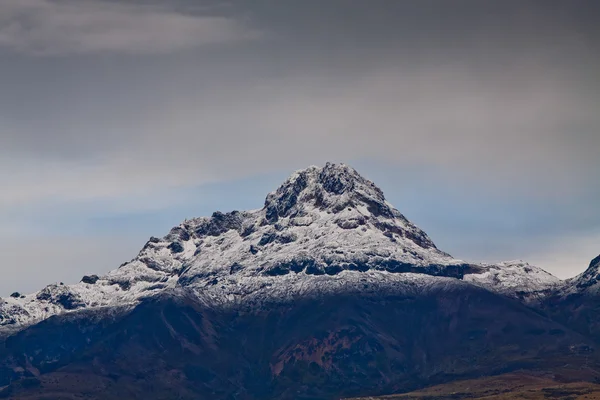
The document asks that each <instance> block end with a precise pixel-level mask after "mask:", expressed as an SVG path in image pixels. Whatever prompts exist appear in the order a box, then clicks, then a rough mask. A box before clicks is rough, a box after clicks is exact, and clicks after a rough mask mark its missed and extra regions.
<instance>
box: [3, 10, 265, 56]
mask: <svg viewBox="0 0 600 400" xmlns="http://www.w3.org/2000/svg"><path fill="white" fill-rule="evenodd" d="M0 9H1V10H2V12H1V13H0V47H6V48H9V49H12V50H16V51H18V52H23V53H27V54H35V55H57V54H69V53H97V52H100V53H104V52H117V53H128V54H143V53H163V52H172V51H176V50H181V49H190V48H195V47H197V46H201V45H206V44H215V43H226V42H235V41H239V40H245V39H249V38H251V37H253V36H254V35H255V33H253V32H250V31H249V30H247V29H246V28H244V27H243V26H242V25H240V24H238V23H237V22H235V21H233V20H232V19H230V18H226V17H224V16H218V15H189V14H187V15H186V14H181V13H178V12H176V11H174V10H173V9H171V8H169V7H164V6H157V5H140V4H135V3H124V2H114V3H113V2H107V1H93V0H77V1H72V0H67V1H60V0H5V1H3V2H2V4H1V5H0Z"/></svg>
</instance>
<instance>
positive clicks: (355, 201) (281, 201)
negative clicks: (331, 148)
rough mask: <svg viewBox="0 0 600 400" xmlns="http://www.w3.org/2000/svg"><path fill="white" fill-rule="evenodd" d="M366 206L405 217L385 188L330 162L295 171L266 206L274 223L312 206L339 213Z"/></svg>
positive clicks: (374, 212)
mask: <svg viewBox="0 0 600 400" xmlns="http://www.w3.org/2000/svg"><path fill="white" fill-rule="evenodd" d="M353 208H362V209H363V210H365V211H368V213H369V214H372V215H374V216H384V217H389V218H394V217H396V218H402V219H404V217H403V216H402V215H401V214H400V213H399V212H397V211H396V210H394V209H393V208H392V207H391V206H390V205H389V204H388V203H387V202H386V201H385V197H384V195H383V192H382V191H381V189H379V188H378V187H377V186H375V184H374V183H373V182H371V181H370V180H368V179H366V178H364V177H362V176H361V175H360V174H359V173H358V172H357V171H356V170H355V169H354V168H352V167H350V166H348V165H346V164H333V163H327V164H325V166H324V167H316V166H312V167H309V168H306V169H303V170H299V171H296V172H294V173H293V174H292V175H291V176H290V177H289V178H288V179H287V180H286V181H285V182H284V183H283V184H282V185H281V186H280V187H279V188H278V189H277V190H276V191H274V192H271V193H269V195H268V196H267V198H266V200H265V206H264V209H265V210H266V217H267V220H268V221H269V222H270V223H274V222H276V221H277V220H278V219H279V218H286V217H302V216H304V214H306V213H307V212H308V210H309V209H313V210H314V209H317V210H320V211H328V212H332V213H339V212H340V211H342V210H345V209H350V210H351V209H353Z"/></svg>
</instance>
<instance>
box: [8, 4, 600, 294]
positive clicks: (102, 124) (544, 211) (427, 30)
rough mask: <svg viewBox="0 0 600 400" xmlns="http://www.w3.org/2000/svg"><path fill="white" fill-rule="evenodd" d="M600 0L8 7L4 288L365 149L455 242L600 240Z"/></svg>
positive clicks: (252, 199)
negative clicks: (299, 170)
mask: <svg viewBox="0 0 600 400" xmlns="http://www.w3.org/2000/svg"><path fill="white" fill-rule="evenodd" d="M599 20H600V3H598V2H597V1H595V0H589V1H580V0H569V1H553V0H539V1H527V0H514V1H512V0H502V1H500V0H497V1H491V0H490V1H485V0H484V1H482V0H473V1H461V0H454V1H446V0H437V1H431V0H419V1H402V0H369V1H343V0H327V1H323V0H303V1H297V0H294V1H292V0H252V1H247V0H232V1H217V0H206V1H205V0H177V1H173V0H171V1H168V2H167V1H160V0H154V1H129V2H120V1H116V0H115V1H108V0H2V1H1V2H0V187H1V188H2V189H1V191H0V193H1V195H0V253H1V254H2V255H3V257H2V258H1V259H0V274H1V275H0V276H1V279H0V295H6V294H9V293H10V292H12V291H15V290H18V291H24V292H27V291H33V290H36V289H39V288H41V287H43V286H45V285H46V284H48V283H51V282H56V281H64V282H69V283H70V282H77V281H78V280H79V279H80V278H81V276H82V275H83V274H86V273H104V272H106V271H108V270H110V269H113V268H115V267H116V266H118V265H119V264H121V263H122V262H123V261H126V260H129V259H131V258H133V257H134V256H135V255H136V254H137V252H138V251H139V249H140V248H141V246H142V245H143V244H144V242H145V241H146V240H147V238H148V237H149V236H151V235H154V236H162V235H164V234H166V232H167V231H168V230H169V228H170V227H171V226H174V225H176V224H178V223H179V222H180V221H181V220H182V219H184V218H186V217H194V216H201V215H209V214H210V213H212V212H213V211H214V210H221V211H229V210H231V209H248V208H258V207H260V206H262V202H263V200H264V197H265V195H266V193H267V192H269V191H271V190H273V189H275V188H276V187H277V186H278V184H279V183H280V182H281V181H282V180H283V179H285V178H286V177H287V176H288V175H289V174H290V173H291V172H292V171H294V170H296V169H299V168H304V167H306V166H308V165H311V164H317V165H322V164H324V163H325V162H326V161H334V162H346V163H348V164H350V165H352V166H354V167H355V168H357V169H358V170H359V172H361V173H363V174H364V175H365V176H366V177H368V178H370V179H371V180H373V181H374V182H375V183H376V184H378V186H380V187H381V188H382V189H383V191H384V192H385V193H386V196H387V198H388V200H390V202H392V203H393V204H394V205H395V206H396V207H397V208H398V209H399V210H400V211H401V212H403V213H404V214H405V215H406V216H407V217H408V218H409V219H411V220H413V221H414V222H415V223H416V224H418V225H419V226H420V227H421V228H423V229H424V230H425V231H426V232H428V233H429V235H430V236H431V237H432V238H433V240H434V241H435V242H436V244H437V245H438V247H440V248H441V249H443V250H445V251H448V252H449V253H451V254H453V255H454V256H456V257H459V258H462V259H466V260H470V261H499V260H508V259H524V260H527V261H530V262H531V263H535V264H537V265H539V266H541V267H543V268H545V269H547V270H549V271H550V272H552V273H554V274H556V275H558V276H560V277H562V278H566V277H571V276H574V275H576V274H578V273H580V272H582V271H583V270H584V269H585V268H586V266H587V264H588V262H589V260H591V259H592V258H593V257H595V256H596V255H598V254H599V253H600V206H598V203H599V198H600V179H598V177H599V172H600V157H599V156H598V152H599V150H600V112H599V111H600V79H599V78H598V71H600V24H598V21H599Z"/></svg>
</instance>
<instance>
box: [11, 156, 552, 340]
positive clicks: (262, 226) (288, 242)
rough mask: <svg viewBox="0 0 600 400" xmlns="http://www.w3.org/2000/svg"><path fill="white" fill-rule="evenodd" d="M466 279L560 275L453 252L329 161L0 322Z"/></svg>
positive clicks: (29, 302)
mask: <svg viewBox="0 0 600 400" xmlns="http://www.w3.org/2000/svg"><path fill="white" fill-rule="evenodd" d="M469 284H471V285H477V286H480V287H484V288H487V289H490V290H493V291H495V292H498V293H501V294H503V295H508V296H511V297H517V298H521V299H523V298H529V297H531V294H534V297H539V296H543V295H544V293H545V292H546V291H547V290H549V289H551V288H554V287H557V286H559V285H561V281H560V280H559V279H558V278H555V277H553V276H552V275H550V274H548V273H547V272H545V271H543V270H541V269H539V268H537V267H534V266H530V265H528V264H526V263H522V262H511V263H502V264H498V265H489V264H474V263H467V262H465V261H462V260H457V259H454V258H453V257H452V256H450V255H449V254H447V253H444V252H443V251H440V250H439V249H437V247H436V246H435V245H434V243H433V242H432V241H431V239H430V238H429V237H428V236H427V234H425V232H423V231H422V230H421V229H419V228H418V227H416V226H415V225H414V224H412V223H411V222H410V221H408V220H407V219H406V218H405V217H404V216H403V215H402V214H401V213H400V212H399V211H398V210H396V209H395V208H394V207H393V206H392V205H391V204H389V203H388V202H387V201H386V200H385V197H384V195H383V192H382V191H381V190H380V189H379V188H378V187H377V186H375V185H374V184H373V182H371V181H369V180H367V179H365V178H363V177H362V176H361V175H359V174H358V173H357V172H356V171H355V170H354V169H352V168H351V167H349V166H346V165H343V164H329V163H328V164H327V165H325V166H324V167H322V168H320V167H309V168H307V169H305V170H301V171H297V172H295V173H294V174H292V176H291V177H290V178H288V179H287V180H286V181H285V182H284V183H283V184H282V185H281V186H280V187H279V188H278V189H277V190H276V191H274V192H272V193H270V194H269V195H268V196H267V198H266V200H265V204H264V207H263V208H261V209H259V210H252V211H233V212H230V213H221V212H215V213H214V214H213V215H212V216H211V217H202V218H194V219H190V220H186V221H184V222H183V223H182V224H181V225H179V226H177V227H175V228H173V229H172V230H171V231H170V232H169V233H168V234H167V235H166V236H165V237H163V238H155V237H152V238H151V239H150V240H149V241H148V242H147V244H146V245H145V246H144V248H143V249H142V250H141V251H140V253H139V254H138V256H137V257H135V258H134V259H133V260H132V261H130V262H128V263H125V264H123V265H121V267H119V268H118V269H115V270H113V271H111V272H109V273H108V274H106V275H104V276H101V277H98V276H86V277H84V279H82V281H81V282H79V283H77V284H74V285H57V284H53V285H49V286H47V287H46V288H44V289H42V290H41V291H39V292H37V293H33V294H29V295H24V296H21V295H18V294H15V295H14V296H12V297H9V298H6V299H2V300H0V330H1V329H5V330H14V329H19V328H20V327H23V326H27V325H30V324H32V323H35V322H37V321H40V320H43V319H45V318H47V317H49V316H52V315H55V314H61V313H69V312H73V311H77V310H82V309H98V310H111V309H115V308H116V307H118V308H119V309H121V310H127V309H131V308H132V307H134V306H135V305H136V304H138V303H139V302H140V301H141V300H142V299H145V298H148V297H152V296H156V295H158V294H161V293H164V292H173V293H177V292H186V293H193V294H194V295H195V296H196V297H197V298H198V299H200V301H202V302H204V303H207V304H210V305H220V306H227V305H228V304H238V305H239V304H246V305H248V306H249V307H251V306H252V305H253V304H256V303H257V302H258V303H261V302H264V301H272V300H278V299H289V298H293V297H294V296H310V295H318V294H319V293H330V292H335V291H352V290H388V289H389V290H401V291H404V292H408V291H411V290H422V289H423V288H424V287H428V286H431V285H450V286H452V285H469ZM399 288H400V289H399Z"/></svg>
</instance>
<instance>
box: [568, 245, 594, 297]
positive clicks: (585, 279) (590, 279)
mask: <svg viewBox="0 0 600 400" xmlns="http://www.w3.org/2000/svg"><path fill="white" fill-rule="evenodd" d="M567 283H568V285H567V286H565V290H564V292H565V295H568V294H571V293H575V292H583V293H587V294H598V293H599V292H600V255H599V256H598V257H596V258H594V259H593V260H592V261H591V262H590V265H589V266H588V268H587V269H586V270H585V271H584V272H583V273H581V274H580V275H578V276H576V277H574V278H572V279H569V280H568V281H567Z"/></svg>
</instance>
